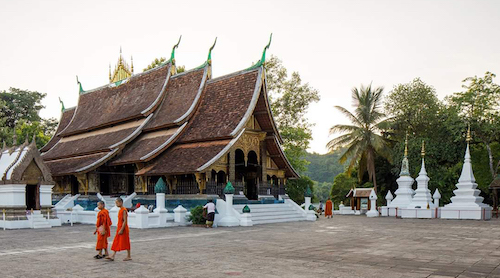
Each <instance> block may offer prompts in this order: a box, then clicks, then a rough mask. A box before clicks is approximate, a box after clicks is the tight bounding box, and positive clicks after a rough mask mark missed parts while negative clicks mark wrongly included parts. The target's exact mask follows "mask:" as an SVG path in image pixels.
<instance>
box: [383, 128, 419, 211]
mask: <svg viewBox="0 0 500 278" xmlns="http://www.w3.org/2000/svg"><path fill="white" fill-rule="evenodd" d="M408 164H409V163H408V134H406V139H405V154H404V157H403V162H402V165H401V173H400V174H399V178H398V179H397V180H396V182H397V183H398V190H396V191H395V192H394V194H396V198H394V200H392V202H391V203H390V204H387V208H386V209H387V213H382V215H384V216H387V215H388V216H397V215H400V213H398V212H397V209H401V208H407V207H408V205H410V203H411V201H412V199H413V195H414V194H415V191H413V188H412V186H413V183H414V182H415V180H414V179H413V178H412V177H411V176H410V166H409V165H408ZM386 209H385V208H384V207H382V211H383V212H385V210H386Z"/></svg>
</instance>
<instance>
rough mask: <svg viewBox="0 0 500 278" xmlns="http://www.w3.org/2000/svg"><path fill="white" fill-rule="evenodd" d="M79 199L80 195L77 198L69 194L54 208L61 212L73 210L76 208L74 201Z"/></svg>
mask: <svg viewBox="0 0 500 278" xmlns="http://www.w3.org/2000/svg"><path fill="white" fill-rule="evenodd" d="M78 197H80V194H76V195H75V196H71V194H68V195H66V196H64V198H62V199H61V200H59V202H57V204H55V206H54V207H55V208H56V209H60V210H66V209H68V208H72V207H74V206H75V203H74V201H75V200H76V199H78Z"/></svg>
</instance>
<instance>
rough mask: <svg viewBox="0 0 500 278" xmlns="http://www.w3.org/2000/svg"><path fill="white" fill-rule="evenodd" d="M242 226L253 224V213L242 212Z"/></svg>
mask: <svg viewBox="0 0 500 278" xmlns="http://www.w3.org/2000/svg"><path fill="white" fill-rule="evenodd" d="M240 226H243V227H250V226H253V222H252V215H251V214H250V213H243V214H241V220H240Z"/></svg>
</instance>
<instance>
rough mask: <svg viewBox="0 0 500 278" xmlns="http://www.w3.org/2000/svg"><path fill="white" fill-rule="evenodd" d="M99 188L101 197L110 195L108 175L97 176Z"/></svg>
mask: <svg viewBox="0 0 500 278" xmlns="http://www.w3.org/2000/svg"><path fill="white" fill-rule="evenodd" d="M99 186H100V191H101V194H102V195H110V192H111V191H110V188H109V175H108V174H100V175H99Z"/></svg>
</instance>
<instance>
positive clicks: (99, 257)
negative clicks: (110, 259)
mask: <svg viewBox="0 0 500 278" xmlns="http://www.w3.org/2000/svg"><path fill="white" fill-rule="evenodd" d="M102 258H104V257H103V256H101V255H99V254H97V255H95V256H94V259H97V260H98V259H102Z"/></svg>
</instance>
